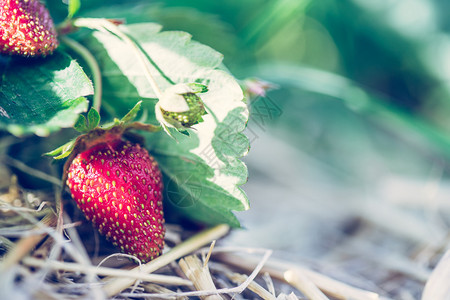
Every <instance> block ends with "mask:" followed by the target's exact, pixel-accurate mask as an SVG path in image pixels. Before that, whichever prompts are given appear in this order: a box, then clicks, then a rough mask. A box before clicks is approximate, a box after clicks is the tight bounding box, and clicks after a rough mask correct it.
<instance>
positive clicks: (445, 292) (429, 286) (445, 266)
mask: <svg viewBox="0 0 450 300" xmlns="http://www.w3.org/2000/svg"><path fill="white" fill-rule="evenodd" d="M449 299H450V250H447V252H446V253H445V255H444V256H443V257H442V258H441V260H440V261H439V263H438V264H437V266H436V268H434V271H433V272H432V273H431V276H430V278H429V279H428V281H427V283H426V285H425V289H424V291H423V294H422V300H449Z"/></svg>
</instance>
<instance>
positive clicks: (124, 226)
mask: <svg viewBox="0 0 450 300" xmlns="http://www.w3.org/2000/svg"><path fill="white" fill-rule="evenodd" d="M67 185H68V187H69V188H70V191H71V194H72V197H73V199H74V200H75V201H76V203H77V205H78V207H79V208H80V209H81V210H82V211H83V212H84V214H85V215H86V218H87V219H88V220H91V221H92V222H93V223H94V224H95V226H96V227H97V228H98V230H99V232H100V233H101V234H104V235H106V237H107V238H108V239H109V240H110V241H111V242H112V243H113V244H114V245H115V246H118V247H120V249H121V250H122V252H125V253H127V254H131V255H134V256H136V257H138V258H139V259H141V260H142V261H144V262H145V261H149V260H152V259H153V258H155V257H157V256H158V255H160V254H161V252H162V249H163V247H164V233H165V229H164V216H163V208H162V189H163V183H162V178H161V172H160V170H159V167H158V165H157V163H156V161H155V160H154V159H153V158H152V157H151V156H150V155H149V154H148V152H147V150H145V149H144V148H142V147H141V146H139V145H138V144H132V143H130V142H124V141H122V140H120V139H113V140H112V141H106V142H102V143H100V144H97V145H95V146H93V147H92V148H89V149H88V150H85V151H83V152H81V153H79V154H78V155H77V156H76V157H75V158H74V159H73V160H72V162H71V163H70V166H69V168H68V174H67Z"/></svg>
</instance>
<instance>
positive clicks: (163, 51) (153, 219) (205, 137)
mask: <svg viewBox="0 0 450 300" xmlns="http://www.w3.org/2000/svg"><path fill="white" fill-rule="evenodd" d="M49 4H52V5H55V3H49ZM61 5H62V4H61ZM79 8H80V3H79V2H78V1H75V0H72V1H69V5H68V13H67V15H66V17H65V19H64V20H63V21H61V22H57V23H58V24H56V27H55V26H54V25H53V21H52V19H51V17H50V13H49V12H48V10H47V8H46V7H45V6H43V4H41V3H40V2H39V1H37V0H28V1H27V0H16V1H7V5H4V6H3V7H2V8H1V9H2V10H3V11H1V13H2V14H1V15H2V16H3V19H2V20H0V25H1V29H0V30H2V31H1V33H2V34H3V37H4V38H3V44H2V51H3V53H4V55H2V56H1V57H0V63H1V70H2V83H1V91H2V93H0V128H1V129H3V130H4V131H6V132H9V133H10V134H12V135H14V136H17V137H26V136H30V135H33V134H34V135H38V136H41V137H44V138H45V137H52V136H57V137H58V138H57V139H56V140H58V142H59V143H61V144H62V146H61V145H57V144H54V145H53V147H54V148H55V150H53V151H50V152H48V153H47V154H48V155H50V156H53V157H54V158H56V159H57V160H58V159H65V160H66V162H65V166H64V168H63V170H62V172H61V177H62V182H63V185H64V187H65V190H66V191H68V192H69V193H70V196H71V198H72V199H73V200H74V201H75V202H76V204H77V205H78V207H79V208H80V210H81V211H82V212H83V213H84V214H85V216H86V219H88V220H89V221H91V222H92V223H93V224H94V225H95V227H97V229H98V230H99V232H100V233H102V234H103V235H105V236H106V237H107V238H108V239H109V240H110V241H111V242H112V243H113V244H114V245H116V246H117V247H119V248H120V249H121V250H122V251H123V252H126V253H128V254H132V255H134V256H136V257H138V258H139V259H141V260H142V261H148V260H151V259H153V258H154V257H156V256H158V255H159V254H160V253H161V251H162V249H163V247H164V232H165V229H164V223H165V220H164V216H163V203H164V209H165V210H166V217H167V218H168V219H170V220H173V221H176V222H177V221H180V220H184V219H189V220H191V221H194V222H197V223H200V224H207V225H213V224H220V223H227V224H229V225H231V226H234V227H238V226H239V222H238V220H237V218H236V217H235V216H234V214H233V211H241V210H246V209H248V208H249V204H248V200H247V198H246V195H245V194H244V192H243V191H242V190H241V188H240V185H242V184H243V183H245V181H246V179H247V169H246V166H245V164H244V163H243V162H241V161H240V160H239V158H240V157H242V156H244V155H245V154H246V153H247V151H248V148H249V143H248V140H247V138H246V137H245V135H244V134H243V133H242V131H243V130H244V128H245V126H246V122H247V120H248V110H247V106H246V103H245V102H244V96H243V91H242V90H241V88H240V86H239V84H238V82H237V81H236V79H234V77H233V76H232V75H231V74H230V73H229V72H227V71H226V69H225V67H224V66H223V65H222V59H223V57H222V55H221V54H220V53H219V52H217V51H215V50H213V49H212V48H210V47H208V46H205V45H202V44H200V43H198V42H195V41H193V40H192V39H191V36H190V35H189V34H188V33H185V32H179V31H164V30H163V28H162V27H161V26H160V25H158V24H156V23H150V22H139V23H132V24H127V23H126V20H124V19H123V18H118V19H104V18H102V17H101V16H95V17H91V15H95V11H92V12H86V14H87V15H90V17H89V18H88V17H76V16H77V13H78V9H79ZM118 17H120V16H118ZM16 21H17V22H16ZM29 24H30V25H29ZM39 24H42V26H41V25H39ZM55 28H56V29H55ZM36 36H37V38H36ZM56 36H58V39H56ZM19 37H20V39H19ZM57 47H58V48H57ZM19 55H20V56H25V57H19ZM31 56H33V57H32V58H31ZM88 110H89V112H88V113H87V114H84V113H85V112H87V111H88ZM100 116H102V119H103V120H105V122H102V123H101V122H100ZM122 116H124V117H123V118H121V117H122ZM64 128H74V129H75V130H76V131H78V132H79V134H78V135H77V134H75V131H74V130H73V131H71V132H72V133H69V134H67V132H70V131H67V130H64V134H62V132H63V129H64ZM47 146H49V145H47ZM43 152H44V151H43ZM42 159H45V158H42ZM57 209H59V208H58V207H57Z"/></svg>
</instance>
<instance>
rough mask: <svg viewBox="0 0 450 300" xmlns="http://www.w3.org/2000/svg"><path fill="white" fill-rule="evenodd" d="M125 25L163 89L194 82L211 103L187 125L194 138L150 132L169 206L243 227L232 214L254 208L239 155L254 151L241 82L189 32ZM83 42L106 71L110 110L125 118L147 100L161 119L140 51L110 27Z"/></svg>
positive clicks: (201, 218) (150, 144)
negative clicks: (247, 132) (250, 146)
mask: <svg viewBox="0 0 450 300" xmlns="http://www.w3.org/2000/svg"><path fill="white" fill-rule="evenodd" d="M120 30H122V32H123V33H125V34H127V35H128V36H129V37H131V39H132V40H133V41H134V42H135V43H137V44H138V45H137V48H139V49H141V50H142V51H144V54H145V56H144V57H146V59H147V60H148V61H149V62H150V63H149V64H148V67H149V69H150V72H151V74H152V77H154V79H155V81H156V83H157V85H158V86H159V88H160V89H161V90H162V91H164V90H165V89H167V88H169V87H170V86H172V85H173V84H177V83H194V85H193V87H195V88H196V90H198V91H199V92H202V93H201V94H199V96H200V97H201V99H202V101H203V102H204V104H205V107H207V111H208V113H207V114H206V115H204V116H203V117H202V118H203V122H201V123H199V124H196V125H194V126H193V128H192V129H188V130H187V131H186V134H187V135H184V134H182V133H180V132H178V131H176V130H170V129H171V128H169V130H170V133H171V134H172V135H173V136H174V139H173V138H171V137H170V136H169V135H168V134H166V133H165V132H158V133H151V134H147V135H146V136H147V137H148V138H147V144H148V147H149V148H150V150H151V152H152V153H153V155H154V156H155V158H156V159H157V161H158V162H159V164H160V167H161V169H162V170H163V172H164V174H165V176H166V180H165V181H166V182H165V183H166V188H165V197H166V203H168V205H169V206H171V207H172V208H173V209H175V210H176V211H178V212H181V213H182V214H183V215H185V216H188V217H190V218H192V219H194V220H198V221H201V222H204V223H207V224H216V223H223V222H225V223H228V224H230V225H232V226H239V222H238V220H237V219H236V217H235V216H234V215H233V213H232V211H242V210H246V209H248V208H249V204H248V200H247V197H246V195H245V194H244V192H243V191H242V190H241V188H240V185H242V184H244V183H245V182H246V180H247V169H246V166H245V164H244V163H243V162H241V161H240V160H239V158H240V157H242V156H243V155H245V154H246V153H247V151H248V140H247V138H246V137H245V136H244V135H243V134H242V133H241V132H242V130H243V129H244V128H245V125H246V122H247V120H248V110H247V107H246V104H245V103H244V101H243V92H242V90H241V88H240V86H239V84H238V83H237V82H236V80H235V79H234V78H233V77H232V76H231V75H230V74H228V73H227V72H225V71H223V69H224V67H223V66H222V55H221V54H220V53H218V52H216V51H215V50H213V49H211V48H210V47H208V46H205V45H202V44H200V43H197V42H195V41H192V40H191V36H190V35H189V34H187V33H185V32H160V30H161V26H159V25H157V24H153V23H139V24H132V25H126V26H125V25H122V26H120ZM83 43H84V44H85V45H87V46H88V47H89V49H90V50H91V51H92V52H93V54H94V56H95V57H97V58H98V60H99V63H100V67H101V69H102V75H103V83H104V98H103V102H102V104H103V105H104V107H105V108H107V110H108V111H109V112H110V113H111V114H112V115H120V114H123V113H124V112H126V111H127V110H128V109H129V107H130V106H131V105H133V104H134V103H136V102H137V101H138V100H140V99H142V101H143V103H142V106H143V109H144V110H146V112H147V119H146V122H147V123H152V124H155V123H157V120H156V118H155V113H154V109H155V103H156V102H157V99H156V97H157V96H156V94H155V92H154V91H153V89H152V87H151V85H150V84H149V81H148V79H147V78H146V77H145V70H144V68H143V63H142V60H141V58H140V57H139V55H136V51H135V49H133V48H132V47H131V46H130V45H129V44H126V43H124V41H123V40H121V39H120V38H119V37H118V36H117V35H115V34H112V33H111V32H108V31H94V32H92V34H90V35H89V36H88V37H86V38H85V39H84V40H83ZM141 56H142V55H141Z"/></svg>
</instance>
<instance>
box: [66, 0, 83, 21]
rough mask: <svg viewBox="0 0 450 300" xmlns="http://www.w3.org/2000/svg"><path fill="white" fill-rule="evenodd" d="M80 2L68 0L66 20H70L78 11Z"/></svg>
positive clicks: (78, 0)
mask: <svg viewBox="0 0 450 300" xmlns="http://www.w3.org/2000/svg"><path fill="white" fill-rule="evenodd" d="M80 6H81V3H80V0H69V5H68V14H67V18H69V19H71V18H72V17H73V16H74V15H75V14H76V13H77V12H78V10H79V9H80Z"/></svg>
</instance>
